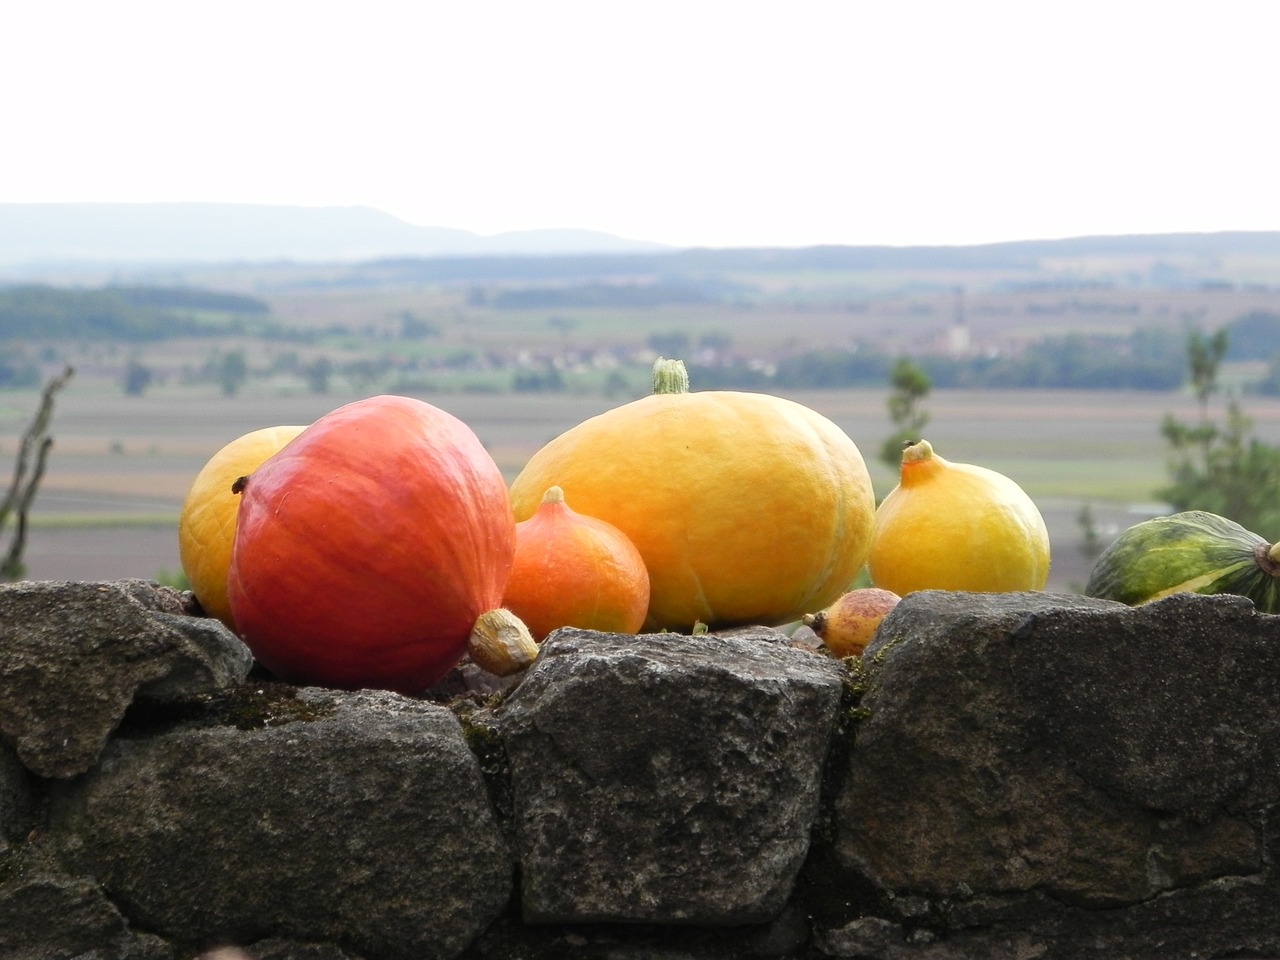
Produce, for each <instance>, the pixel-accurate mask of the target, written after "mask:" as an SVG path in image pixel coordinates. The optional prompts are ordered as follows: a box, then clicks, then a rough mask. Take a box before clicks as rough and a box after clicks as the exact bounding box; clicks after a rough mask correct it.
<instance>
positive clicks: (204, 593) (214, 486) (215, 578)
mask: <svg viewBox="0 0 1280 960" xmlns="http://www.w3.org/2000/svg"><path fill="white" fill-rule="evenodd" d="M305 429H306V428H305V427H298V426H286V427H265V428H263V429H261V430H254V431H252V432H250V433H246V434H245V435H244V436H242V437H238V438H236V439H235V440H232V441H231V442H230V443H228V444H227V445H226V446H224V447H223V448H222V449H221V450H219V451H218V452H217V453H215V454H214V455H213V456H212V457H210V458H209V462H208V463H206V464H205V465H204V466H203V467H202V468H201V469H200V472H199V473H197V474H196V478H195V480H194V481H193V482H192V484H191V489H190V491H188V493H187V497H186V500H185V501H184V502H183V504H182V513H181V515H180V516H179V518H178V556H179V558H180V560H181V562H182V572H183V573H185V574H186V575H187V582H188V583H190V584H191V592H192V593H194V594H195V595H196V599H197V600H199V601H200V606H201V607H203V608H204V611H205V613H207V614H209V615H210V616H212V617H217V618H218V619H219V620H221V621H222V622H223V623H225V624H226V625H227V626H228V627H230V628H231V629H232V630H234V629H235V622H234V620H233V619H232V616H231V604H230V603H229V602H228V601H227V570H228V568H229V567H230V566H231V544H232V542H233V541H234V540H235V533H236V512H237V511H238V509H239V507H240V497H239V496H238V495H236V494H234V493H232V492H231V485H232V484H233V483H235V481H236V480H237V479H239V478H240V477H243V476H247V475H248V474H251V473H253V471H255V470H257V469H258V467H260V466H262V464H263V463H264V462H265V461H266V460H267V458H269V457H271V456H272V455H273V454H275V453H276V452H277V451H279V450H280V449H282V448H283V447H284V445H285V444H287V443H288V442H289V441H290V440H292V439H293V438H294V437H296V436H297V435H298V434H300V433H301V432H302V431H303V430H305Z"/></svg>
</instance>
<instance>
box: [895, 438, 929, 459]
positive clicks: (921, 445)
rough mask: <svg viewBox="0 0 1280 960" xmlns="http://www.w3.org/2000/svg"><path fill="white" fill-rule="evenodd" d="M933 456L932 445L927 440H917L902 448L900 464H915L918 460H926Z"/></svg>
mask: <svg viewBox="0 0 1280 960" xmlns="http://www.w3.org/2000/svg"><path fill="white" fill-rule="evenodd" d="M932 456H933V444H931V443H930V442H929V441H928V440H917V441H916V442H915V443H909V444H907V445H906V446H905V447H903V448H902V462H903V463H915V462H916V461H918V460H928V459H929V458H931V457H932Z"/></svg>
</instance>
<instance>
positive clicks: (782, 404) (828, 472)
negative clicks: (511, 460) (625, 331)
mask: <svg viewBox="0 0 1280 960" xmlns="http://www.w3.org/2000/svg"><path fill="white" fill-rule="evenodd" d="M664 362H665V363H675V364H678V363H679V361H659V364H662V363H664ZM680 373H681V375H683V365H682V364H681V365H680ZM684 382H685V383H686V384H687V377H686V378H685V381H684ZM659 389H663V388H662V387H660V388H659ZM677 389H678V388H677ZM551 486H559V487H560V488H561V489H562V490H563V491H564V495H565V498H566V499H567V500H568V501H569V502H570V503H572V504H573V505H574V509H575V510H577V511H578V512H579V513H582V514H585V515H587V516H590V517H595V518H597V519H599V520H603V521H605V522H606V523H611V524H613V525H614V526H615V527H618V528H619V529H620V530H622V532H623V533H625V534H626V535H627V536H628V537H629V538H630V539H631V541H632V542H633V543H634V544H635V546H636V548H637V549H638V550H639V551H640V554H641V556H642V557H643V558H644V561H645V566H646V567H647V568H648V570H649V578H650V603H649V614H648V618H647V619H646V621H645V629H648V630H657V629H670V630H680V631H688V630H691V629H692V628H693V627H694V625H695V624H696V623H702V624H705V625H707V626H709V627H711V628H713V629H714V628H717V627H723V626H730V625H734V624H780V623H787V622H790V621H793V620H797V619H799V618H800V617H801V616H802V615H803V614H804V613H805V612H807V611H811V610H818V609H821V608H822V607H824V606H826V605H827V604H829V603H830V602H831V601H832V600H834V599H835V598H836V597H838V596H839V595H840V594H841V593H843V592H844V591H845V590H846V589H848V587H849V585H850V584H851V583H852V582H853V580H854V579H855V577H856V576H857V575H858V573H859V571H860V570H861V569H862V566H863V564H864V563H865V561H866V555H867V550H868V549H869V547H870V543H871V530H872V525H873V523H874V519H875V497H874V494H873V492H872V489H871V480H870V477H869V475H868V474H867V468H866V464H865V462H864V461H863V459H862V455H861V453H859V451H858V448H857V446H856V445H855V444H854V442H853V441H852V440H851V439H849V437H848V435H847V434H845V433H844V431H843V430H841V429H840V428H839V427H838V426H837V425H836V424H834V423H832V422H831V421H830V420H828V419H827V418H826V417H823V416H822V415H821V414H818V413H816V412H815V411H813V410H810V409H809V408H807V407H805V406H803V405H801V404H798V403H794V402H792V401H790V400H785V399H781V398H778V397H772V396H768V395H765V394H753V393H738V392H733V391H705V392H701V393H687V392H672V393H663V392H659V393H655V394H653V395H651V396H648V397H643V398H641V399H640V400H636V401H633V402H632V403H628V404H624V405H623V406H621V407H616V408H614V409H612V410H609V411H607V412H606V413H603V414H600V415H599V416H596V417H592V418H591V419H589V420H586V421H584V422H583V423H580V424H579V425H578V426H576V427H574V428H572V429H570V430H568V431H567V432H565V433H563V434H561V435H560V436H559V437H557V438H556V439H555V440H552V441H551V442H550V443H549V444H547V445H546V446H545V447H543V448H542V449H541V450H540V451H539V452H538V453H536V454H535V455H534V456H533V458H532V459H531V460H530V461H529V463H528V464H527V465H526V466H525V468H524V470H523V471H521V473H520V475H519V476H518V477H517V478H516V479H515V481H514V482H513V484H512V487H511V499H512V506H513V509H514V511H515V516H516V520H517V521H521V520H525V519H527V518H528V517H530V516H532V515H533V513H534V512H535V511H536V510H537V508H538V505H539V503H540V502H541V500H542V495H543V493H544V491H546V490H547V488H548V487H551Z"/></svg>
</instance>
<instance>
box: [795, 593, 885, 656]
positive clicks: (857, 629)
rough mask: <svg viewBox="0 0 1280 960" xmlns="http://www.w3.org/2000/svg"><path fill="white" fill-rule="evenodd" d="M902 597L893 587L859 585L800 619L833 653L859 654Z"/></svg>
mask: <svg viewBox="0 0 1280 960" xmlns="http://www.w3.org/2000/svg"><path fill="white" fill-rule="evenodd" d="M901 599H902V598H901V597H899V596H898V595H897V594H896V593H894V592H893V591H891V590H882V589H880V588H879V587H858V588H857V589H855V590H850V591H849V592H848V593H844V594H841V595H840V596H839V597H837V598H836V602H835V603H833V604H831V605H830V606H829V607H827V608H826V609H825V610H819V611H818V612H817V613H806V614H805V615H804V617H803V618H802V619H801V623H803V624H804V626H806V627H808V628H809V629H810V630H812V631H813V632H814V633H815V634H816V635H817V637H818V639H819V640H821V641H822V644H823V646H825V647H826V648H827V650H828V651H829V652H830V653H831V654H832V655H833V656H836V657H860V656H862V651H863V650H865V649H866V648H867V646H868V645H869V644H870V643H871V641H872V640H874V639H875V635H876V631H877V630H879V629H880V624H881V623H882V622H883V621H884V618H885V617H887V616H888V615H889V614H890V613H891V612H892V611H893V608H894V607H896V606H897V605H898V601H899V600H901Z"/></svg>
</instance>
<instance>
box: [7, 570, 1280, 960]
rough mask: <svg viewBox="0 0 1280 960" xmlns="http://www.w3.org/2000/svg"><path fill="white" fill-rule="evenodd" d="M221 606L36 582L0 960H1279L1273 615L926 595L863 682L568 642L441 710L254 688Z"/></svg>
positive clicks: (672, 643)
mask: <svg viewBox="0 0 1280 960" xmlns="http://www.w3.org/2000/svg"><path fill="white" fill-rule="evenodd" d="M33 598H34V599H33ZM191 611H192V607H191V605H190V602H189V596H188V595H184V594H181V593H179V592H177V591H172V590H167V589H164V588H157V587H156V586H155V585H154V584H150V583H147V582H144V581H123V582H119V583H114V584H78V585H77V584H46V585H28V586H26V587H20V588H18V589H15V588H12V587H11V588H3V589H0V960H70V958H76V960H193V958H195V957H196V956H197V955H200V956H201V960H408V958H410V957H412V958H415V960H416V958H423V960H431V958H438V960H445V958H456V960H546V958H552V957H554V958H573V960H743V958H759V960H769V958H772V960H823V958H831V957H838V958H865V960H1058V958H1062V960H1104V958H1105V960H1113V958H1117V957H1124V958H1128V960H1157V958H1158V960H1165V958H1169V957H1188V958H1190V957H1224V958H1225V957H1239V958H1251V960H1257V958H1264V957H1272V958H1275V957H1280V879H1278V877H1277V872H1276V867H1275V864H1276V863H1277V862H1280V816H1277V809H1278V808H1280V617H1276V616H1266V615H1262V614H1259V613H1257V612H1256V611H1255V610H1254V608H1253V607H1252V605H1251V604H1249V603H1248V602H1247V601H1244V600H1241V599H1239V598H1231V597H1197V596H1178V597H1170V598H1168V599H1166V600H1163V601H1160V602H1159V603H1155V604H1150V605H1148V606H1145V607H1141V608H1135V609H1130V608H1128V607H1124V606H1121V605H1119V604H1113V603H1108V602H1105V601H1098V600H1087V599H1083V598H1079V597H1070V596H1060V595H1047V594H1010V595H982V594H954V593H947V594H942V593H921V594H913V595H912V596H909V597H907V598H905V599H904V600H903V601H902V602H901V603H900V604H899V606H898V608H897V609H896V610H895V611H894V613H893V614H891V615H890V616H889V617H888V618H887V619H886V620H885V622H884V625H883V626H882V627H881V630H880V633H879V635H878V637H877V639H876V641H875V643H874V644H873V645H872V647H871V648H870V649H869V651H868V653H867V654H866V656H864V657H863V658H861V659H859V660H854V661H849V662H847V663H840V662H837V661H834V660H830V659H828V658H826V657H825V656H822V655H820V654H817V653H814V652H813V651H811V650H805V649H797V646H799V647H801V648H803V646H804V645H805V644H806V643H807V642H811V638H807V637H805V635H804V634H803V631H801V632H799V633H798V634H797V635H796V636H792V637H787V636H786V635H785V634H782V633H780V632H778V631H773V630H765V629H746V630H741V631H734V632H733V633H732V634H727V635H713V636H703V637H685V636H678V635H673V634H656V635H644V636H640V637H624V636H618V635H611V634H594V633H587V632H585V631H562V632H560V633H558V634H556V635H555V636H554V637H553V638H551V639H550V640H548V641H547V643H546V644H545V645H544V647H543V652H542V655H541V657H540V658H539V661H538V663H537V664H536V665H535V667H534V668H533V669H532V670H531V671H530V672H529V673H528V674H527V675H526V676H524V677H523V678H521V677H515V678H510V679H508V680H505V681H502V682H501V683H495V682H492V681H491V680H489V679H488V678H486V677H483V676H480V675H478V674H475V673H474V671H473V672H472V673H468V672H467V671H466V670H464V669H461V668H460V669H459V670H458V671H457V672H456V675H455V676H453V677H452V678H451V679H450V680H449V682H448V683H446V684H442V685H441V688H440V689H438V690H433V691H431V692H430V693H429V694H427V695H424V697H423V698H417V699H410V698H405V697H399V696H396V695H394V694H389V693H372V692H364V693H337V692H332V691H322V690H314V689H302V690H299V689H298V688H295V687H291V686H288V685H284V684H274V683H269V682H260V681H258V680H256V679H254V680H252V681H243V680H241V679H240V678H242V677H244V675H245V674H244V672H243V670H244V669H245V667H246V664H245V662H244V661H242V660H241V659H240V658H242V657H243V655H244V651H243V649H242V648H241V647H240V646H239V645H238V641H235V642H232V641H229V640H228V636H229V635H227V634H226V631H224V630H222V628H221V627H220V626H218V625H217V624H216V623H214V622H213V621H205V620H202V619H200V618H197V617H192V616H188V615H187V614H189V613H190V612H191ZM193 637H194V638H195V639H194V640H193V639H192V638H193ZM68 638H71V640H68ZM77 638H78V639H77ZM218 663H221V664H223V667H221V668H220V667H217V666H215V665H214V664H218ZM157 664H159V665H160V667H162V669H160V670H159V672H155V671H156V669H157ZM228 664H230V665H231V666H230V667H228V666H227V665H228ZM249 676H251V677H256V676H258V675H256V674H250V675H249ZM104 691H110V695H108V694H107V693H104ZM28 697H32V698H35V699H34V700H31V701H28V700H27V699H26V698H28ZM428 697H429V698H430V699H434V700H436V701H437V702H435V703H433V702H428V699H427V698H428ZM82 700H88V701H90V705H89V707H88V708H85V707H84V705H83V704H82V703H80V702H78V701H82ZM446 704H447V706H446ZM15 717H17V718H19V719H21V721H22V723H21V724H16V723H14V722H13V718H15ZM42 724H43V725H42ZM15 731H16V732H15ZM18 734H21V736H19V735H18ZM64 741H65V746H64ZM104 742H105V744H106V745H105V747H103V746H102V744H103V743H104ZM95 744H96V746H93V745H95ZM24 751H25V752H24ZM64 752H65V754H66V756H65V757H64V756H62V753H64ZM95 758H96V759H95ZM36 760H39V761H40V762H38V763H37V762H35V761H36ZM77 770H80V771H83V772H75V771H77ZM53 771H60V772H57V773H54V772H53ZM819 785H820V787H819ZM819 796H820V797H821V800H819ZM811 827H812V829H811ZM810 837H812V840H811V839H810ZM517 853H518V855H519V860H520V864H519V865H520V869H519V870H517V869H516V855H517ZM801 860H803V866H801V865H800V863H801ZM517 880H518V881H519V896H518V897H514V896H512V894H513V893H515V892H516V882H517ZM201 951H204V953H203V954H201Z"/></svg>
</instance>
